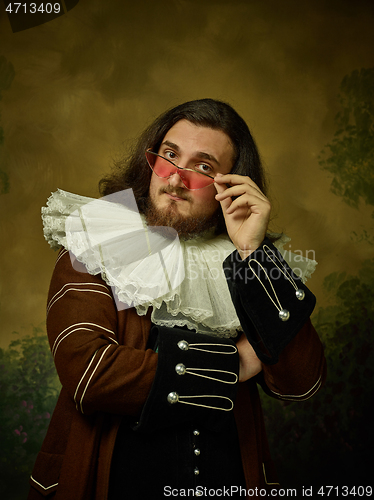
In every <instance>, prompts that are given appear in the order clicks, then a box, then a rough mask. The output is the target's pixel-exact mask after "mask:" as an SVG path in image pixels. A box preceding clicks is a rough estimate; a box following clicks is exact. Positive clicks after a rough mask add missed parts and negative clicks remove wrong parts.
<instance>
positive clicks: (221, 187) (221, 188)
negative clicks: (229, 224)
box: [214, 183, 232, 212]
mask: <svg viewBox="0 0 374 500" xmlns="http://www.w3.org/2000/svg"><path fill="white" fill-rule="evenodd" d="M214 186H215V188H216V190H217V194H216V199H217V201H219V202H220V203H221V207H222V210H223V212H225V211H226V210H227V209H228V207H229V206H230V204H231V202H232V199H231V197H224V198H223V199H222V200H219V199H218V198H217V196H220V195H222V194H223V192H224V191H226V189H227V188H226V185H220V184H217V183H214Z"/></svg>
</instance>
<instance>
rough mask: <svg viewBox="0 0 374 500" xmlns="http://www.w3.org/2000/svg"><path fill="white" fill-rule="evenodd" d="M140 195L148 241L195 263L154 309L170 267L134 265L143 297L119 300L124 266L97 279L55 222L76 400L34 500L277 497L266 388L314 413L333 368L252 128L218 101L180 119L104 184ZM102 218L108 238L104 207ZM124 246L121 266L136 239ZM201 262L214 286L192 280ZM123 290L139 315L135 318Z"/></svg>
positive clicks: (61, 410) (62, 358) (58, 351)
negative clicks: (288, 248) (116, 275)
mask: <svg viewBox="0 0 374 500" xmlns="http://www.w3.org/2000/svg"><path fill="white" fill-rule="evenodd" d="M129 188H131V189H132V190H133V193H134V196H135V199H136V202H137V207H138V209H139V211H140V213H141V214H143V217H144V219H145V221H146V223H147V225H148V227H149V228H151V227H154V226H167V227H171V228H173V229H174V230H176V231H177V232H178V235H179V237H180V240H181V245H182V250H183V251H185V252H186V253H185V254H184V255H189V256H192V257H191V259H192V260H188V262H186V278H185V279H184V281H183V283H182V285H181V287H179V288H177V291H175V290H172V291H169V292H168V293H165V294H163V295H162V296H161V298H160V297H153V298H151V299H149V300H148V302H147V303H146V304H145V305H144V304H141V303H140V302H136V300H137V298H138V296H139V295H141V294H140V293H138V291H132V290H139V289H144V288H146V287H147V286H148V280H149V283H150V282H151V281H152V275H153V273H154V272H155V269H147V268H146V269H144V267H145V265H143V266H135V271H134V272H135V274H134V276H135V277H134V278H132V281H131V286H128V284H126V286H123V287H122V284H121V283H120V284H119V285H118V286H113V278H111V277H110V276H111V275H110V273H111V269H110V266H109V267H108V268H105V267H100V269H101V273H97V270H96V272H95V271H94V267H95V266H92V265H91V264H92V262H90V260H89V258H88V257H79V256H78V253H79V252H73V253H74V255H69V252H68V251H67V249H66V248H68V247H69V245H67V244H66V243H64V242H65V240H63V239H61V230H60V229H59V232H58V231H55V232H53V231H54V229H53V228H54V227H56V224H53V223H50V222H48V220H47V219H48V217H47V212H45V213H44V223H45V231H46V234H47V233H48V231H50V232H51V234H52V236H51V238H50V240H53V239H54V241H55V242H58V243H59V244H62V245H64V246H65V249H62V251H61V252H60V254H59V258H58V260H57V263H56V267H55V270H54V274H53V278H52V282H51V288H50V292H49V304H48V317H47V329H48V335H49V339H50V343H51V348H52V353H53V355H54V358H55V363H56V368H57V371H58V373H59V377H60V380H61V383H62V390H61V394H60V398H59V400H58V403H57V406H56V409H55V412H54V414H53V417H52V419H51V423H50V427H49V430H48V433H47V436H46V439H45V441H44V443H43V447H42V450H41V452H40V454H39V455H38V458H37V461H36V464H35V467H34V471H33V473H32V476H31V486H32V487H31V490H30V495H29V498H30V499H36V498H41V497H45V496H47V497H48V498H52V497H53V498H55V499H64V500H66V499H69V500H73V499H76V500H78V499H79V500H87V499H96V500H98V499H100V500H103V499H106V498H109V499H110V500H116V499H122V498H124V499H125V498H126V499H137V498H139V499H143V498H146V497H147V496H152V498H165V497H167V496H191V494H192V493H191V492H194V493H195V494H196V496H208V495H209V491H210V496H212V490H213V491H214V492H215V494H216V495H220V494H221V495H225V496H227V495H228V494H229V495H230V496H231V497H235V496H236V497H243V495H244V493H243V492H245V493H246V494H247V495H248V496H256V495H257V496H259V495H260V493H259V492H260V490H262V491H261V496H263V495H264V494H265V495H267V491H269V490H272V489H275V488H276V487H277V484H278V483H277V480H276V479H275V474H274V470H273V466H272V463H271V459H270V455H269V450H268V446H267V441H266V435H265V430H264V422H263V417H262V412H261V407H260V402H259V396H258V392H257V383H260V384H261V385H262V386H263V388H264V390H265V391H266V392H267V393H269V394H270V395H271V396H273V397H276V398H279V399H288V400H303V399H307V398H309V397H311V396H312V395H313V394H314V393H315V392H317V391H318V389H319V388H320V387H321V385H322V383H323V381H324V378H325V370H326V368H325V359H324V356H323V349H322V346H321V343H320V341H319V339H318V336H317V334H316V333H315V331H314V329H313V327H312V326H311V323H310V321H309V319H308V318H309V315H310V313H311V311H312V309H313V307H314V304H315V299H314V297H313V295H312V294H311V293H310V292H309V290H308V289H307V288H306V287H305V285H304V284H303V283H302V282H301V280H299V279H298V278H297V277H296V276H295V275H294V274H293V273H292V271H291V269H290V268H289V267H288V265H287V264H286V263H285V261H284V260H283V258H282V256H281V254H280V253H279V252H278V251H277V249H276V247H275V246H273V244H272V243H271V241H270V240H269V239H267V238H266V231H267V227H268V222H269V217H270V203H269V201H268V199H267V198H266V196H265V194H264V192H265V181H264V174H263V170H262V167H261V162H260V159H259V155H258V152H257V149H256V146H255V144H254V141H253V139H252V137H251V134H250V132H249V130H248V127H247V126H246V124H245V122H244V121H243V120H242V119H241V118H240V117H239V115H238V114H237V113H236V112H235V111H234V110H233V109H232V108H231V107H230V106H229V105H227V104H225V103H222V102H220V101H214V100H211V99H202V100H198V101H192V102H188V103H185V104H182V105H180V106H177V107H176V108H173V109H171V110H169V111H167V112H166V113H164V114H163V115H161V116H160V117H159V118H158V119H157V120H156V121H155V122H154V123H153V124H152V125H151V126H150V127H149V128H148V129H147V130H146V131H145V133H144V134H143V135H142V137H141V138H140V139H139V142H138V145H137V147H136V149H135V151H134V153H133V155H132V156H131V158H130V160H129V161H128V164H126V168H124V165H122V164H119V165H117V171H116V172H115V173H114V174H113V175H112V176H110V177H107V178H105V179H103V180H102V181H101V189H102V194H103V195H104V196H109V195H112V194H113V193H119V192H122V191H123V190H126V189H129ZM61 193H62V195H61ZM64 196H65V197H67V198H69V196H68V194H66V193H63V192H60V197H59V199H58V204H57V205H56V206H58V210H57V208H56V213H57V211H58V212H59V213H60V214H61V212H63V210H62V209H61V203H63V197H64ZM72 196H74V195H72ZM52 201H53V200H52ZM56 203H57V202H56ZM82 203H85V202H82ZM71 206H74V203H72V202H71V200H70V201H69V202H66V203H65V207H68V208H67V212H69V210H70V208H69V207H71ZM87 206H88V205H87ZM50 209H51V210H52V208H51V206H50ZM110 209H111V208H110ZM115 209H116V210H117V208H115ZM72 210H73V209H71V211H72ZM51 213H52V212H48V214H51ZM82 213H83V212H82V211H79V214H80V216H79V217H80V218H84V217H82ZM126 214H129V213H128V212H126ZM128 216H129V217H130V215H128ZM56 217H59V215H56ZM93 217H94V218H95V217H96V218H99V219H100V220H103V221H104V223H102V224H101V225H102V226H105V225H106V224H105V217H104V215H103V212H102V211H101V209H100V213H98V214H97V216H93ZM126 217H127V216H126ZM126 217H125V218H126ZM108 224H109V225H110V221H109V219H108ZM47 226H48V227H47ZM84 227H86V225H84ZM51 228H52V229H51ZM48 234H49V233H48ZM166 239H167V236H166ZM114 240H115V241H117V240H116V238H108V241H109V243H108V247H107V248H111V249H113V248H114V247H113V241H114ZM103 245H104V246H103V248H104V250H105V248H106V247H105V245H106V243H105V242H104V243H103ZM110 245H112V246H110ZM119 248H120V251H119V256H118V258H119V259H121V258H122V256H123V255H126V254H127V253H128V251H129V249H128V244H127V240H126V242H125V244H124V245H123V246H120V247H119ZM196 249H197V250H196ZM139 251H140V248H139ZM188 252H190V253H188ZM217 252H218V253H219V255H223V258H222V259H221V260H220V262H219V263H218V264H217V265H215V264H214V260H215V256H216V255H217ZM109 253H111V252H109ZM101 254H102V252H101ZM82 255H83V254H82ZM170 258H171V257H170ZM76 259H78V260H76ZM112 260H113V261H114V260H115V257H113V259H112ZM78 261H79V262H78ZM222 261H224V262H223V268H224V272H225V276H224V275H223V273H221V274H220V275H219V276H217V279H216V278H215V277H213V274H214V273H213V270H217V268H218V267H221V266H222ZM168 262H171V261H168ZM168 262H166V269H167V268H168ZM195 264H196V265H197V268H198V269H199V270H205V271H206V273H205V274H198V275H197V276H195V277H192V274H191V273H190V268H191V266H192V265H195ZM126 265H127V264H126ZM124 266H125V265H124ZM117 267H118V266H117ZM119 267H120V268H121V266H119ZM137 267H140V268H141V269H140V271H138V270H137V269H136V268H137ZM125 269H127V268H126V267H125ZM173 269H174V267H173ZM87 270H90V273H91V274H89V273H88V271H87ZM120 271H123V269H122V268H121V269H120ZM131 272H132V271H131ZM140 272H141V273H144V272H146V273H148V280H147V283H145V284H144V279H141V278H140V274H139V273H140ZM136 273H138V274H136ZM141 276H144V275H143V274H142V275H141ZM202 276H204V279H202ZM127 277H128V276H127V274H126V273H125V276H124V277H123V278H122V281H124V280H126V279H127ZM110 285H112V286H110ZM149 286H150V285H149ZM142 287H143V288H142ZM122 288H126V290H125V292H126V293H127V294H129V295H130V298H129V304H135V306H134V307H120V303H121V300H125V299H122V297H123V295H121V293H122V292H123V291H124V290H123V289H122ZM129 290H130V291H129ZM217 290H218V292H217ZM131 294H132V295H131ZM131 300H133V302H131ZM234 403H235V406H234ZM225 488H226V489H225ZM227 488H228V490H227ZM272 493H273V494H274V492H272Z"/></svg>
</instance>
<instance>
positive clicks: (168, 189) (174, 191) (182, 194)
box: [160, 186, 191, 201]
mask: <svg viewBox="0 0 374 500" xmlns="http://www.w3.org/2000/svg"><path fill="white" fill-rule="evenodd" d="M160 192H161V193H168V194H171V195H174V196H178V198H183V199H184V200H187V201H191V198H190V196H189V195H188V194H187V193H186V190H185V189H183V188H181V187H175V188H173V187H172V186H165V187H162V188H160Z"/></svg>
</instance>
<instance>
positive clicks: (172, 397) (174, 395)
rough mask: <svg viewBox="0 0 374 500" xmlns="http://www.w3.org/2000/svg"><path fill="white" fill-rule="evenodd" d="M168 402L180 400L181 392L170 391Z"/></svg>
mask: <svg viewBox="0 0 374 500" xmlns="http://www.w3.org/2000/svg"><path fill="white" fill-rule="evenodd" d="M167 400H168V403H170V404H172V405H173V404H174V403H178V401H179V394H178V393H177V392H170V393H169V394H168V397H167Z"/></svg>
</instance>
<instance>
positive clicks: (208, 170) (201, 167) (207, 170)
mask: <svg viewBox="0 0 374 500" xmlns="http://www.w3.org/2000/svg"><path fill="white" fill-rule="evenodd" d="M195 169H196V170H197V171H198V172H203V173H204V174H208V175H211V174H212V172H213V169H212V167H211V166H210V165H207V164H206V163H198V164H197V165H195Z"/></svg>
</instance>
